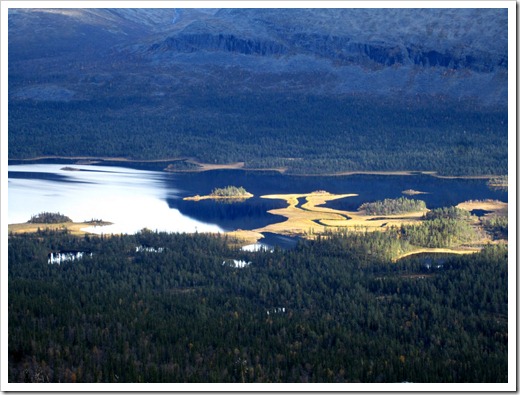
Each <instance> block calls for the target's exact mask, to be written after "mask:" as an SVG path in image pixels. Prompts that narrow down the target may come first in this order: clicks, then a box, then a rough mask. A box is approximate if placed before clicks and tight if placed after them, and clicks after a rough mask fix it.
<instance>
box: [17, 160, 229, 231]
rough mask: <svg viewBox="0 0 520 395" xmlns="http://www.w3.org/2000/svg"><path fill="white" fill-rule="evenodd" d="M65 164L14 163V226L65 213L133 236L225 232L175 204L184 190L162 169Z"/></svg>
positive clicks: (104, 229)
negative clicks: (34, 217)
mask: <svg viewBox="0 0 520 395" xmlns="http://www.w3.org/2000/svg"><path fill="white" fill-rule="evenodd" d="M63 167H64V165H56V164H37V165H15V166H9V167H8V171H9V173H10V174H9V175H10V177H9V181H8V222H9V223H10V224H12V223H22V222H27V221H28V220H29V219H30V218H31V216H32V215H35V214H38V213H40V212H60V213H62V214H64V215H67V216H68V217H70V218H71V219H72V220H73V221H74V222H82V221H88V220H91V219H102V220H105V221H109V222H112V223H113V225H107V226H98V227H88V228H85V230H87V231H89V232H92V233H97V234H100V233H105V234H108V233H116V234H117V233H129V234H131V233H136V232H138V231H139V230H141V229H143V228H148V229H151V230H158V231H166V232H196V231H198V232H222V231H223V230H222V229H221V228H220V227H219V226H218V225H216V224H211V223H204V222H200V221H197V220H195V219H193V218H190V217H188V216H185V215H183V214H181V213H180V212H179V210H176V209H172V208H170V207H169V206H168V203H167V199H168V198H175V197H176V195H177V192H178V190H176V189H174V188H172V187H166V186H165V184H164V182H163V181H162V177H163V174H161V173H159V172H153V171H143V170H134V169H128V168H121V167H103V166H95V167H94V166H88V165H84V166H82V165H74V166H73V167H74V168H75V169H80V170H81V171H68V170H62V168H63ZM15 172H16V173H20V172H30V173H33V174H32V175H31V178H30V179H23V178H15V177H16V174H15ZM38 173H39V174H38ZM20 174H22V173H20ZM52 175H59V176H58V177H52ZM38 177H41V178H38Z"/></svg>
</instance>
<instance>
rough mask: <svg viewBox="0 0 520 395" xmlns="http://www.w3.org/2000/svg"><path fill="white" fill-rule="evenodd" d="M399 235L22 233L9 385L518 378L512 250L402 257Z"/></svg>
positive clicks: (14, 281)
mask: <svg viewBox="0 0 520 395" xmlns="http://www.w3.org/2000/svg"><path fill="white" fill-rule="evenodd" d="M384 243H385V240H384V234H383V233H378V232H376V233H375V234H373V235H371V234H367V235H357V234H349V233H343V234H336V235H329V236H328V237H327V238H319V239H318V240H315V241H308V242H305V243H301V244H299V245H298V246H297V247H296V248H295V249H293V250H288V251H283V250H279V249H276V250H275V251H274V252H268V251H263V252H254V253H253V252H241V251H237V250H234V249H230V248H229V247H228V242H227V240H226V237H225V236H210V235H203V234H196V235H182V234H165V233H152V232H148V231H143V232H141V233H138V234H136V235H131V236H112V237H91V236H85V237H83V238H78V237H74V236H71V235H68V234H66V233H54V232H39V233H37V234H35V235H17V236H11V237H10V238H9V251H8V257H9V266H8V274H9V280H8V281H9V295H8V297H9V302H8V303H9V309H8V319H9V348H8V352H9V381H10V382H34V381H36V382H47V381H51V382H58V381H60V382H74V381H75V382H307V381H309V382H402V381H408V382H506V381H507V380H508V375H507V366H508V365H507V355H508V352H507V345H508V332H507V330H508V326H507V321H508V313H507V312H508V269H507V255H508V254H507V249H506V247H504V246H489V247H486V248H485V249H484V250H483V251H482V252H481V253H478V254H475V255H470V256H461V257H450V258H446V257H444V258H442V259H441V258H438V257H437V258H428V259H427V260H424V258H422V259H419V258H407V259H403V260H401V261H398V262H397V263H390V262H389V261H388V260H386V259H384V258H382V256H383V254H379V253H377V251H381V249H383V248H384ZM367 249H370V250H371V251H372V253H370V254H368V253H367ZM60 251H61V252H66V251H69V252H70V251H82V252H85V254H84V255H83V257H82V258H81V259H76V260H74V261H62V263H61V264H60V265H58V264H49V263H48V262H49V258H48V255H49V253H51V252H53V253H55V254H57V253H59V252H60ZM90 254H91V255H90ZM235 260H243V261H245V262H251V264H249V265H247V266H245V267H236V265H235V264H233V262H234V261H235Z"/></svg>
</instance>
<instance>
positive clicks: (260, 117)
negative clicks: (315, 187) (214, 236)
mask: <svg viewBox="0 0 520 395" xmlns="http://www.w3.org/2000/svg"><path fill="white" fill-rule="evenodd" d="M142 89H143V90H144V89H146V88H145V87H142ZM199 93H200V94H199V95H198V96H197V97H196V98H194V97H187V96H178V97H176V98H175V100H174V101H172V102H171V105H168V106H167V108H166V109H164V110H163V109H159V108H157V109H156V110H153V109H152V108H153V107H154V106H155V105H157V106H160V107H161V106H163V105H164V100H165V99H164V98H161V99H160V101H158V100H157V99H144V98H140V97H138V96H136V97H132V98H127V99H121V98H120V97H114V96H112V94H111V92H110V90H107V91H106V97H105V98H103V99H98V100H95V101H88V102H83V101H71V102H67V103H63V102H59V103H56V102H33V101H23V102H21V101H10V102H9V147H8V149H9V158H10V159H15V158H32V157H38V156H42V155H43V156H45V155H59V156H82V155H85V156H108V157H114V156H116V157H117V156H119V157H124V158H129V159H161V158H174V157H193V158H195V159H197V160H199V161H201V162H207V163H231V162H237V161H241V162H242V161H243V162H245V166H246V168H272V167H282V168H288V172H289V173H330V172H339V171H358V170H419V171H420V170H422V171H438V172H440V173H442V174H451V175H479V174H506V173H507V112H503V111H496V110H483V109H480V108H477V109H472V108H471V107H468V106H466V105H461V104H455V103H439V104H435V105H426V104H425V105H424V106H423V105H416V104H413V105H412V106H411V107H410V108H407V103H402V102H399V101H396V102H395V103H392V102H385V103H382V102H377V101H376V102H374V101H373V100H369V99H362V98H353V97H348V96H344V97H335V98H330V97H324V96H300V95H299V96H294V95H284V96H280V95H273V94H263V95H238V96H227V95H225V96H223V95H221V94H219V93H218V92H212V93H211V92H199ZM143 109H146V110H143ZM57 120H59V122H57Z"/></svg>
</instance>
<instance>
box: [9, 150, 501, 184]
mask: <svg viewBox="0 0 520 395" xmlns="http://www.w3.org/2000/svg"><path fill="white" fill-rule="evenodd" d="M59 159H62V160H67V161H73V160H76V161H84V162H86V163H76V164H77V165H83V164H103V162H117V163H122V164H132V163H149V164H153V163H157V164H159V163H165V164H166V163H168V162H179V161H186V162H189V163H191V164H193V165H196V166H199V167H198V168H195V169H185V170H182V169H180V170H165V169H162V170H161V171H164V172H166V173H200V172H204V171H213V170H242V171H253V172H256V171H276V172H278V173H280V174H284V175H285V174H286V175H290V176H295V177H341V176H352V175H379V176H417V175H428V176H431V177H436V178H441V179H469V180H471V179H476V180H485V179H491V178H493V177H498V176H499V175H497V174H480V175H454V176H449V175H440V174H438V172H436V171H422V170H388V171H386V170H385V171H382V170H351V171H339V172H334V173H316V174H314V173H306V174H291V173H287V168H286V167H278V168H247V167H245V163H244V162H234V163H225V164H212V163H204V162H199V161H196V160H194V159H192V158H187V157H178V158H166V159H142V160H139V159H128V158H123V157H96V156H59V155H56V156H55V155H48V156H38V157H34V158H25V159H9V158H8V165H9V162H11V161H16V162H45V161H47V160H59ZM104 164H105V165H106V166H110V163H104Z"/></svg>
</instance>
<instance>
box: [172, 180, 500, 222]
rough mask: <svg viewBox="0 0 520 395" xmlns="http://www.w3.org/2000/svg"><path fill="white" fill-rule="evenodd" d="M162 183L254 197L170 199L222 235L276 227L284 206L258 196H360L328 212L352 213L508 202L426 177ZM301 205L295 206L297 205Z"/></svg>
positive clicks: (477, 187)
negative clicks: (368, 208)
mask: <svg viewBox="0 0 520 395" xmlns="http://www.w3.org/2000/svg"><path fill="white" fill-rule="evenodd" d="M164 180H165V183H166V184H171V185H172V186H173V185H175V186H176V187H177V188H180V189H181V193H180V194H181V196H182V197H184V196H193V195H197V194H199V195H206V194H209V193H210V192H211V191H212V190H213V189H214V188H220V187H225V186H227V185H235V186H243V187H244V188H245V189H246V190H247V191H249V192H251V193H253V194H254V195H255V197H254V198H251V199H248V200H246V201H244V202H242V203H234V204H226V203H222V202H215V201H212V200H203V201H199V202H193V201H183V200H179V199H173V198H172V199H168V205H169V206H170V207H172V208H177V209H179V210H180V211H181V212H182V213H183V214H185V215H188V216H190V217H192V218H195V219H198V220H201V221H205V222H206V221H210V222H216V223H217V224H219V225H220V226H222V227H223V228H225V229H237V228H240V229H255V228H258V227H262V226H265V225H268V224H270V223H273V222H279V221H280V220H282V219H283V218H281V217H278V216H273V215H271V214H267V213H266V212H267V211H268V210H271V209H274V208H280V207H285V206H286V203H285V202H284V201H283V200H271V199H260V198H259V197H260V196H262V195H269V194H288V193H309V192H312V191H316V190H325V191H328V192H330V193H334V194H347V193H354V194H357V195H358V196H355V197H349V198H344V199H339V200H334V201H331V202H329V203H327V205H326V206H327V207H331V208H334V209H339V210H347V211H356V210H357V209H358V208H359V206H360V205H361V204H363V203H365V202H373V201H376V200H383V199H387V198H390V199H395V198H398V197H402V196H406V197H408V198H411V199H419V200H424V201H425V202H426V206H427V207H428V208H430V209H433V208H438V207H447V206H454V205H457V204H459V203H461V202H463V201H466V200H471V199H473V200H484V199H497V200H501V201H503V202H507V192H505V191H493V190H491V189H490V188H488V186H487V185H486V180H473V179H442V178H436V177H432V176H428V175H412V176H381V175H366V174H363V175H351V176H327V177H318V176H312V177H310V176H305V177H304V176H287V175H282V174H278V173H274V172H269V173H268V172H245V171H240V170H236V171H235V170H218V171H211V172H202V173H178V174H166V175H165V178H164ZM407 189H414V190H416V191H421V192H427V193H426V194H421V195H413V196H407V195H403V193H402V191H404V190H407ZM302 203H303V200H302V201H299V205H300V204H302Z"/></svg>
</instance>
